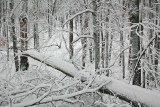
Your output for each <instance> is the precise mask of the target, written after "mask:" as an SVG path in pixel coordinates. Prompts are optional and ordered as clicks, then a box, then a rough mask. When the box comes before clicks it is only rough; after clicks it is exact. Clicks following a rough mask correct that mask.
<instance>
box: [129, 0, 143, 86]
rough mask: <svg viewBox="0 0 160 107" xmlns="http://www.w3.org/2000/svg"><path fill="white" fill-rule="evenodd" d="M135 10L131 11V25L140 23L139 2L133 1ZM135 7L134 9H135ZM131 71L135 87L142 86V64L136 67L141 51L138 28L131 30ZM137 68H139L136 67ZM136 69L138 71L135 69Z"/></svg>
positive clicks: (132, 5)
mask: <svg viewBox="0 0 160 107" xmlns="http://www.w3.org/2000/svg"><path fill="white" fill-rule="evenodd" d="M130 6H131V8H132V9H133V10H132V11H130V21H131V23H139V0H132V2H131V4H130ZM133 7H134V8H133ZM131 30H132V31H131V44H132V47H131V59H132V60H131V70H132V73H133V81H132V84H133V85H138V86H141V70H140V69H139V68H140V64H138V65H136V63H137V59H138V56H139V50H140V38H139V36H138V35H137V33H136V27H134V28H132V29H131ZM136 66H137V67H136ZM135 68H136V69H135Z"/></svg>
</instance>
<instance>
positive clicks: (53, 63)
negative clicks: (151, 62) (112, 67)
mask: <svg viewBox="0 0 160 107" xmlns="http://www.w3.org/2000/svg"><path fill="white" fill-rule="evenodd" d="M22 55H26V56H29V57H31V58H33V59H35V60H38V61H42V62H43V63H45V64H46V65H48V66H50V67H53V68H55V69H57V70H59V71H61V72H62V73H64V74H66V75H68V76H70V77H76V76H77V75H80V74H79V73H80V71H78V70H77V69H76V68H75V67H74V65H72V64H70V63H68V62H65V61H62V60H60V59H58V60H51V59H46V57H44V56H43V55H42V54H40V53H38V52H36V51H27V52H24V53H23V54H22ZM104 81H111V82H110V83H108V84H107V85H105V86H104V87H102V88H101V89H99V91H100V92H102V93H107V94H112V95H115V96H117V97H119V98H120V99H122V100H124V101H126V102H129V103H132V104H133V105H134V106H136V107H138V106H139V105H141V106H142V107H146V106H150V107H159V106H160V101H159V99H160V93H158V92H154V91H151V90H148V89H144V88H141V87H138V86H134V85H130V84H126V83H124V82H122V81H119V80H116V79H113V78H109V77H106V76H96V78H95V82H97V83H103V82H104Z"/></svg>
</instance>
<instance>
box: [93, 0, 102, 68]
mask: <svg viewBox="0 0 160 107" xmlns="http://www.w3.org/2000/svg"><path fill="white" fill-rule="evenodd" d="M92 6H93V11H94V13H92V15H93V38H94V61H95V70H96V69H99V61H100V54H99V32H98V31H99V30H98V29H97V24H98V22H97V3H96V0H92Z"/></svg>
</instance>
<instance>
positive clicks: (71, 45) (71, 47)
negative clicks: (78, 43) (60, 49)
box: [69, 12, 74, 59]
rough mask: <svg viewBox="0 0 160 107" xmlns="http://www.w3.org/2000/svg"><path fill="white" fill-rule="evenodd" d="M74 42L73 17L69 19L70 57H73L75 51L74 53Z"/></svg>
mask: <svg viewBox="0 0 160 107" xmlns="http://www.w3.org/2000/svg"><path fill="white" fill-rule="evenodd" d="M70 14H71V12H70ZM72 42H73V19H72V20H70V21H69V51H70V56H69V58H70V59H72V58H73V53H74V49H73V43H72Z"/></svg>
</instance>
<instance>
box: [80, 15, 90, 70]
mask: <svg viewBox="0 0 160 107" xmlns="http://www.w3.org/2000/svg"><path fill="white" fill-rule="evenodd" d="M87 16H88V13H84V17H83V19H82V20H83V21H82V35H88V34H89V31H88V30H89V29H88V21H89V20H88V17H87ZM81 43H82V66H83V67H85V65H86V57H87V38H82V39H81Z"/></svg>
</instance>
